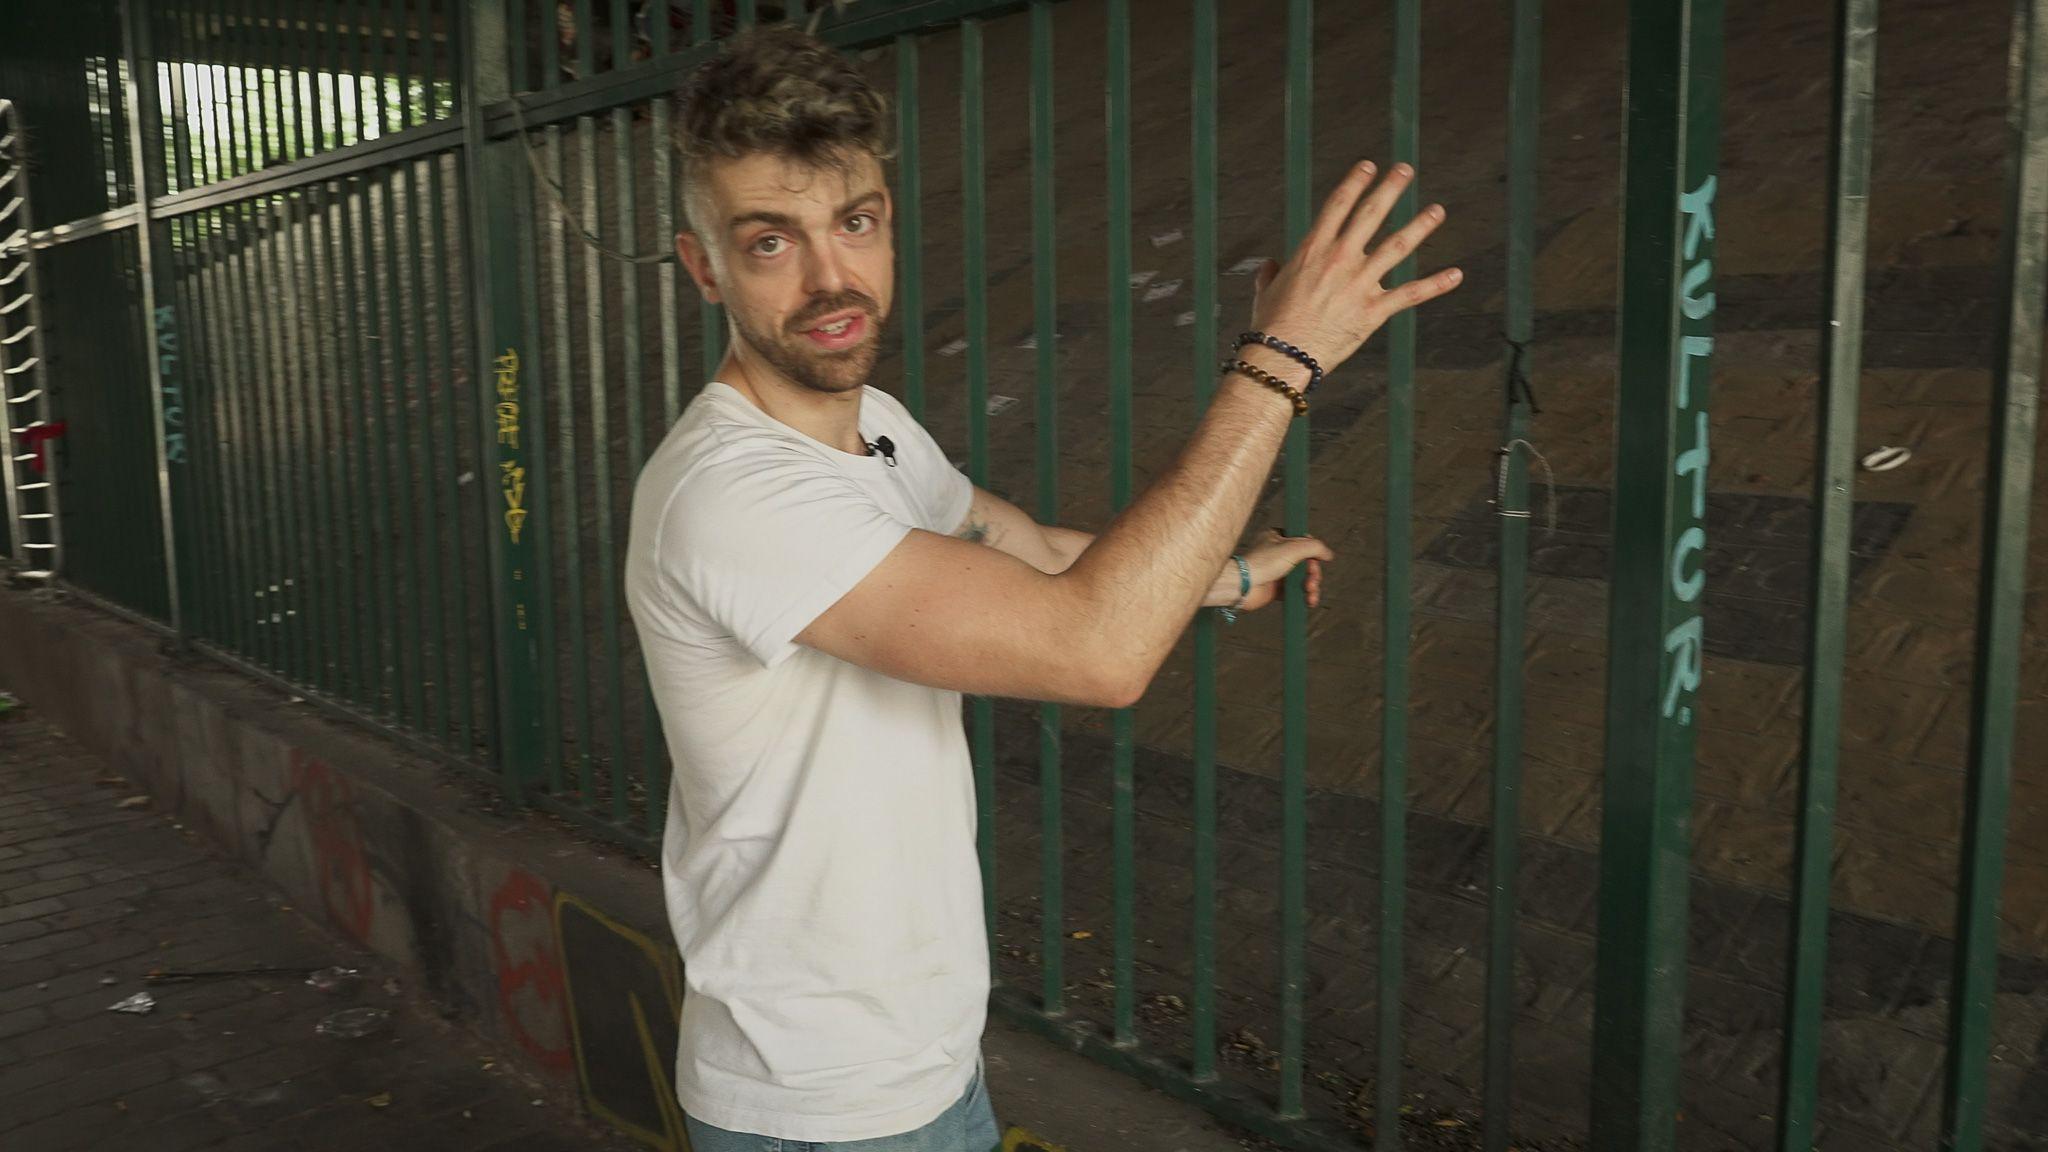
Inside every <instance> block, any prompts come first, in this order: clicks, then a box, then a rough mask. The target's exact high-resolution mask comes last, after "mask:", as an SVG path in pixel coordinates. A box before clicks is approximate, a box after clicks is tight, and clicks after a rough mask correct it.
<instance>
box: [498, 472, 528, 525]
mask: <svg viewBox="0 0 2048 1152" xmlns="http://www.w3.org/2000/svg"><path fill="white" fill-rule="evenodd" d="M498 470H499V471H500V472H501V473H503V475H502V476H500V477H499V479H500V481H501V486H502V487H503V488H504V490H505V530H506V531H507V532H510V533H511V534H512V542H513V543H514V544H517V543H519V530H520V529H521V528H522V527H524V526H525V525H526V469H524V468H522V467H520V466H519V463H518V461H516V460H505V461H501V462H500V463H499V464H498Z"/></svg>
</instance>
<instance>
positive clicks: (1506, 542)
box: [1389, 0, 1543, 1152]
mask: <svg viewBox="0 0 2048 1152" xmlns="http://www.w3.org/2000/svg"><path fill="white" fill-rule="evenodd" d="M1513 20H1514V42H1513V48H1512V50H1511V51H1512V59H1511V62H1510V65H1509V70H1508V76H1509V78H1508V234H1507V256H1508V261H1507V263H1508V268H1507V274H1508V279H1507V315H1506V317H1505V322H1506V325H1507V339H1508V353H1507V362H1508V363H1507V372H1506V377H1507V378H1506V383H1505V387H1504V389H1503V391H1504V394H1505V396H1506V402H1505V408H1506V413H1505V415H1504V417H1503V419H1502V425H1503V431H1502V434H1501V445H1502V447H1501V452H1502V455H1500V456H1499V457H1497V459H1496V462H1495V466H1496V467H1498V468H1500V469H1502V470H1503V471H1502V483H1501V485H1500V488H1499V490H1498V492H1497V493H1496V498H1497V500H1498V501H1499V507H1497V508H1496V509H1495V511H1496V512H1497V513H1498V515H1497V516H1496V517H1495V520H1496V522H1497V523H1498V524H1499V526H1500V580H1499V584H1498V589H1497V590H1498V595H1499V600H1498V604H1499V611H1498V626H1497V631H1496V635H1495V640H1494V669H1493V692H1494V727H1493V824H1492V827H1491V828H1490V829H1489V834H1490V838H1491V847H1492V850H1491V852H1490V853H1489V859H1488V872H1489V878H1490V882H1489V883H1488V885H1487V934H1486V1087H1485V1092H1486V1111H1485V1129H1484V1131H1483V1133H1482V1137H1483V1140H1484V1146H1485V1149H1486V1152H1507V1147H1508V1125H1509V1122H1510V1120H1511V1119H1512V1114H1511V1111H1510V1101H1511V1100H1512V1098H1513V1093H1512V1091H1511V1079H1512V1074H1513V1069H1514V1050H1515V1049H1514V1026H1515V912H1516V895H1515V876H1516V872H1517V871H1518V868H1519V861H1520V851H1519V850H1520V846H1521V833H1522V817H1521V788H1522V662H1523V660H1524V658H1525V656H1526V649H1527V635H1526V627H1525V618H1526V615H1527V604H1526V598H1527V596H1528V576H1529V464H1528V460H1527V458H1526V455H1527V454H1526V451H1525V449H1524V446H1523V445H1522V443H1521V442H1522V441H1523V440H1524V439H1525V438H1526V437H1527V436H1528V435H1529V418H1530V416H1531V415H1532V414H1533V409H1532V406H1531V403H1530V399H1529V397H1530V389H1529V385H1528V376H1527V373H1528V372H1529V364H1528V357H1527V355H1526V353H1525V349H1526V348H1527V346H1528V344H1529V341H1530V340H1531V339H1532V338H1533V336H1534V334H1535V264H1536V164H1537V158H1538V153H1537V144H1538V131H1539V122H1538V118H1537V111H1538V107H1539V103H1540V101H1541V98H1542V91H1543V89H1542V83H1541V79H1540V66H1541V64H1542V57H1543V2H1542V0H1515V6H1514V13H1513ZM1413 274H1414V269H1413V268H1412V267H1411V268H1409V269H1407V270H1405V272H1404V274H1403V278H1404V279H1405V278H1407V277H1409V276H1412V275H1413ZM1411 395H1412V390H1411ZM1404 539H1405V537H1404ZM1389 635H1391V633H1389ZM1402 635H1403V637H1404V638H1405V637H1406V635H1407V632H1406V630H1405V629H1404V630H1403V631H1402Z"/></svg>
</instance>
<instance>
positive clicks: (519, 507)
mask: <svg viewBox="0 0 2048 1152" xmlns="http://www.w3.org/2000/svg"><path fill="white" fill-rule="evenodd" d="M496 364H497V377H498V397H499V400H498V408H497V412H498V443H499V444H500V445H501V446H503V447H506V448H510V449H512V451H513V452H515V453H516V452H517V451H518V450H519V353H518V352H517V351H515V350H513V349H511V348H507V349H505V351H504V352H503V353H502V354H500V355H499V356H498V358H497V361H496ZM498 467H499V469H501V470H502V472H503V475H502V476H500V477H499V481H500V487H502V488H503V489H504V491H505V531H506V533H507V534H508V535H510V536H511V537H512V542H513V543H514V544H517V543H519V532H520V530H521V529H522V528H525V527H526V469H525V468H523V467H521V466H520V464H519V457H518V456H516V455H508V457H507V458H506V459H504V460H501V461H499V462H498Z"/></svg>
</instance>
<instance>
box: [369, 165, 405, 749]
mask: <svg viewBox="0 0 2048 1152" xmlns="http://www.w3.org/2000/svg"><path fill="white" fill-rule="evenodd" d="M381 187H387V184H383V182H381V180H379V178H377V176H375V174H367V176H365V178H362V187H360V197H358V201H360V205H362V238H360V240H362V307H365V318H367V324H369V328H367V330H365V336H362V338H365V342H362V385H365V392H367V394H365V408H367V412H369V451H371V455H369V463H367V467H369V469H371V478H369V482H371V484H369V490H371V498H373V500H375V504H373V508H371V541H373V543H371V547H375V551H371V553H369V556H371V558H373V560H371V562H373V564H375V566H377V584H379V588H377V617H379V629H377V644H379V666H377V683H379V685H381V689H383V691H381V695H383V701H381V703H383V713H385V715H387V717H391V719H399V722H401V719H403V711H406V678H403V676H406V668H403V662H406V640H403V637H401V635H399V633H401V631H403V625H401V621H399V607H397V605H399V594H401V592H399V580H401V576H399V545H401V541H395V539H393V537H391V506H393V504H397V494H395V478H393V476H391V471H393V467H391V422H389V418H387V414H385V408H387V404H389V394H391V392H393V389H395V387H397V381H389V379H385V344H387V340H389V332H387V330H385V320H383V305H381V303H379V287H381V285H383V283H385V281H387V279H389V275H391V269H389V264H387V262H385V258H383V254H381V250H379V238H381V236H383V234H385V230H387V228H389V225H391V211H389V207H391V205H389V201H379V199H377V191H379V189H381ZM393 320H395V318H393ZM385 646H389V656H385V654H383V650H385Z"/></svg>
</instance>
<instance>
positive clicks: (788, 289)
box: [677, 154, 895, 393]
mask: <svg viewBox="0 0 2048 1152" xmlns="http://www.w3.org/2000/svg"><path fill="white" fill-rule="evenodd" d="M694 201H695V202H694V203H693V204H692V205H691V208H692V211H691V219H692V222H693V224H694V225H695V226H696V228H697V229H698V231H696V232H690V233H684V234H683V235H681V236H679V237H677V250H678V252H679V253H680V254H681V256H682V258H683V260H684V262H685V264H686V265H688V267H689V269H690V273H691V275H692V276H694V277H695V278H696V280H697V283H698V286H699V287H700V288H702V289H703V290H704V292H705V295H706V296H707V298H709V299H711V300H713V301H717V302H721V303H723V304H724V305H725V307H726V311H727V312H728V313H729V314H730V315H731V316H732V319H733V323H734V326H735V327H737V328H738V329H739V334H740V338H741V339H742V340H744V341H746V343H747V345H748V346H749V347H751V348H752V349H753V350H754V351H755V352H756V353H758V354H759V355H760V356H761V358H762V359H763V360H765V361H767V362H768V363H769V364H770V365H772V366H773V367H774V368H775V369H776V370H777V371H778V372H780V373H782V375H784V376H785V377H787V378H788V379H789V380H791V381H792V382H794V383H796V384H798V385H799V386H801V387H804V388H809V389H813V390H815V391H818V392H830V393H839V392H850V391H852V390H854V389H856V388H859V387H860V386H861V385H863V384H866V383H867V381H868V377H869V375H870V374H872V373H873V371H874V367H875V360H876V358H877V357H878V356H880V354H881V339H882V324H883V321H884V320H886V319H887V318H888V316H889V306H890V303H891V298H892V294H893V292H894V290H895V248H894V246H893V244H892V242H891V239H890V225H891V221H890V203H889V193H888V189H887V187H886V186H885V185H884V183H883V181H882V165H881V162H880V161H878V160H876V159H875V158H874V157H873V156H869V155H865V154H863V155H858V156H855V157H852V158H850V161H849V162H848V163H847V164H845V165H843V166H831V165H827V166H812V165H806V164H803V163H801V162H798V161H792V160H789V159H786V158H784V157H780V156H770V155H754V156H747V157H742V158H740V159H737V160H717V161H714V162H712V163H711V164H710V165H708V166H707V168H706V170H705V171H704V172H703V173H702V179H701V181H700V182H699V185H698V187H697V188H696V189H694Z"/></svg>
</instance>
